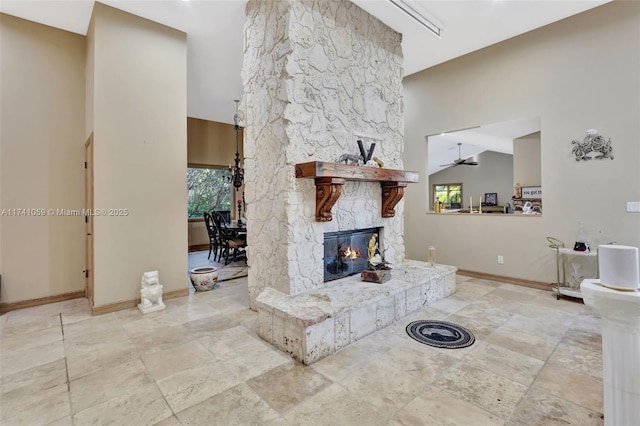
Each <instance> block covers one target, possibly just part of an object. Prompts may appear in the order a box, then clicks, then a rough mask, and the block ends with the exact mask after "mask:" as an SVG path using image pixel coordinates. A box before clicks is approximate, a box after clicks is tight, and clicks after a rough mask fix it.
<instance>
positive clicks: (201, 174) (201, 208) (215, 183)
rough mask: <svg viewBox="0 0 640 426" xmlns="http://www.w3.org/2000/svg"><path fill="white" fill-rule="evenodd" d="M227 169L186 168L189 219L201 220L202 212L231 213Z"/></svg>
mask: <svg viewBox="0 0 640 426" xmlns="http://www.w3.org/2000/svg"><path fill="white" fill-rule="evenodd" d="M231 200H232V196H231V182H230V181H229V169H223V168H213V167H212V168H204V167H189V168H187V212H188V216H189V219H192V218H202V214H203V213H204V212H211V211H213V210H222V211H225V210H226V211H231Z"/></svg>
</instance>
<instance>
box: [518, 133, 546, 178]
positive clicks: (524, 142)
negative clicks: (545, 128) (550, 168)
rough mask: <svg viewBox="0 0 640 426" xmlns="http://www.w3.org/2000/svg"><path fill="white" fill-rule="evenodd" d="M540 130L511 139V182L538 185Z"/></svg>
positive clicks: (540, 171)
mask: <svg viewBox="0 0 640 426" xmlns="http://www.w3.org/2000/svg"><path fill="white" fill-rule="evenodd" d="M540 182H542V170H541V168H540V132H535V133H532V134H530V135H527V136H523V137H521V138H517V139H514V140H513V184H514V185H515V184H517V183H519V184H520V185H522V186H540Z"/></svg>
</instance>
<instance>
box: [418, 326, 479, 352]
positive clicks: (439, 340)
mask: <svg viewBox="0 0 640 426" xmlns="http://www.w3.org/2000/svg"><path fill="white" fill-rule="evenodd" d="M407 334H408V335H409V336H411V338H412V339H414V340H417V341H418V342H420V343H424V344H425V345H429V346H435V347H437V348H447V349H458V348H466V347H467V346H471V345H473V342H475V340H476V338H475V337H474V335H473V333H471V332H470V331H469V330H467V329H466V328H464V327H461V326H459V325H457V324H453V323H450V322H446V321H430V320H422V321H414V322H412V323H411V324H409V325H408V326H407Z"/></svg>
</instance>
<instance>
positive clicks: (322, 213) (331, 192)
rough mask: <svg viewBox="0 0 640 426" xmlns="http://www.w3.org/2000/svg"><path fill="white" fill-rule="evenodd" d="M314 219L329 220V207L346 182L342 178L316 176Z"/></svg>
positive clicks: (330, 218) (319, 220) (331, 217)
mask: <svg viewBox="0 0 640 426" xmlns="http://www.w3.org/2000/svg"><path fill="white" fill-rule="evenodd" d="M315 182H316V221H318V222H331V220H332V219H333V215H332V214H331V209H332V208H333V205H334V204H335V203H336V201H338V198H340V194H342V185H344V183H345V182H346V179H343V178H334V177H321V178H316V179H315Z"/></svg>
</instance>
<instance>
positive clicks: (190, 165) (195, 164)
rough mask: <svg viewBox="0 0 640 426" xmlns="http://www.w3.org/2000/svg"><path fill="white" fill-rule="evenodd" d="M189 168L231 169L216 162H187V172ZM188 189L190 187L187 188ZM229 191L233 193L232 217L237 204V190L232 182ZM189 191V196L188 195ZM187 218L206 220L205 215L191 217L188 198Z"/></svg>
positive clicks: (231, 202) (193, 220) (199, 220)
mask: <svg viewBox="0 0 640 426" xmlns="http://www.w3.org/2000/svg"><path fill="white" fill-rule="evenodd" d="M189 169H217V170H226V171H229V167H228V166H220V165H216V164H201V163H187V172H188V171H189ZM187 191H188V189H187ZM229 192H230V195H231V201H230V207H229V210H230V211H231V217H233V216H234V206H235V205H236V191H234V190H233V185H231V184H230V187H229ZM188 196H189V195H188V193H187V197H188ZM187 220H188V222H204V217H189V200H188V199H187Z"/></svg>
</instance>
